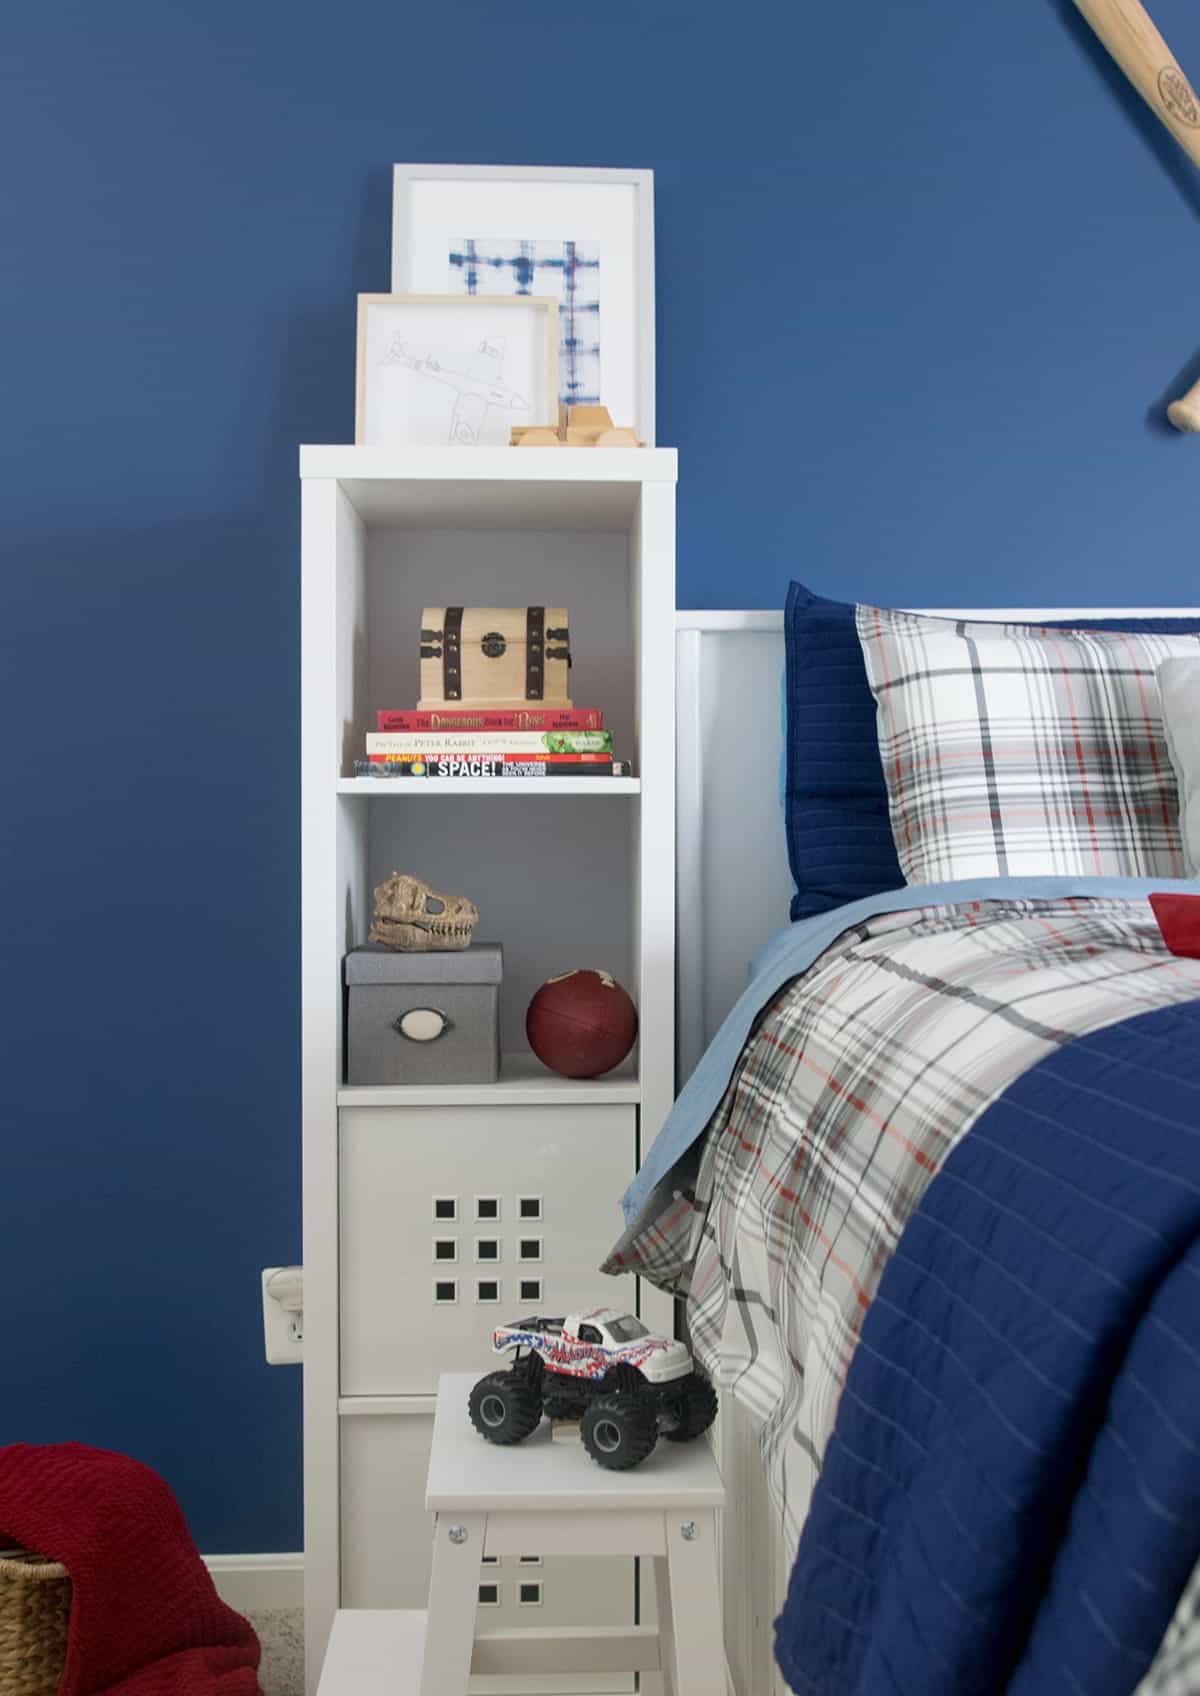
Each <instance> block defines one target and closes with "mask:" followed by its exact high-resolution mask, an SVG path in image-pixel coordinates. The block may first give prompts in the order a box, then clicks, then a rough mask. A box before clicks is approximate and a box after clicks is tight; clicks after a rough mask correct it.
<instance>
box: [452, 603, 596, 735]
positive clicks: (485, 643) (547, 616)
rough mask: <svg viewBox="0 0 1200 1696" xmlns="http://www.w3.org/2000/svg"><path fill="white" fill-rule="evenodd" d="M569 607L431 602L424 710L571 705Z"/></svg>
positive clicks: (508, 708) (509, 708)
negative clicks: (444, 604) (490, 605)
mask: <svg viewBox="0 0 1200 1696" xmlns="http://www.w3.org/2000/svg"><path fill="white" fill-rule="evenodd" d="M570 665H571V634H570V631H569V630H568V628H567V609H566V607H426V608H425V609H424V610H423V611H422V613H421V701H420V706H419V709H418V710H419V711H421V712H435V711H436V710H437V709H438V708H439V707H493V708H497V707H498V708H502V709H505V710H507V711H513V710H515V709H517V708H519V707H527V706H528V705H529V703H530V702H531V701H538V702H544V703H545V704H546V705H547V706H555V707H569V706H570V705H571V697H570V694H569V693H568V677H567V673H568V671H569V669H570Z"/></svg>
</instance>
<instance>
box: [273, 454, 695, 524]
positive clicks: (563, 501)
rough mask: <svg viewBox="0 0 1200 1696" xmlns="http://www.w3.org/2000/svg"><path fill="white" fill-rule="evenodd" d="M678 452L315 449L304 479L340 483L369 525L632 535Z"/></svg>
mask: <svg viewBox="0 0 1200 1696" xmlns="http://www.w3.org/2000/svg"><path fill="white" fill-rule="evenodd" d="M677 460H678V456H677V454H676V451H675V449H674V448H451V447H441V448H382V447H345V446H329V447H325V446H306V447H302V448H301V449H300V475H301V477H302V478H303V479H304V480H305V481H306V482H309V481H313V480H315V479H327V480H333V481H335V482H337V483H338V484H339V485H340V487H341V488H342V490H343V491H344V493H345V494H346V495H347V497H348V498H349V500H350V502H351V504H352V505H353V506H354V508H355V510H356V511H357V512H358V514H359V517H360V518H362V520H363V521H364V522H365V523H367V524H387V525H396V526H402V527H404V528H408V529H428V528H434V527H437V526H443V525H445V526H454V527H457V528H460V529H483V528H489V529H490V528H496V527H499V528H505V529H564V530H577V529H596V530H600V529H607V530H624V529H627V528H628V526H629V524H630V522H631V520H632V517H633V513H634V510H635V508H636V506H637V502H638V498H639V496H640V493H641V490H642V488H643V486H644V485H646V484H664V483H666V484H673V483H674V482H675V480H676V475H677Z"/></svg>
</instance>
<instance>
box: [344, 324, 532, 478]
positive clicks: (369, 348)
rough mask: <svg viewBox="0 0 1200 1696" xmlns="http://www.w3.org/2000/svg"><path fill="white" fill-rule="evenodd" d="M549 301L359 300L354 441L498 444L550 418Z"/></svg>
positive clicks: (418, 444) (393, 444)
mask: <svg viewBox="0 0 1200 1696" xmlns="http://www.w3.org/2000/svg"><path fill="white" fill-rule="evenodd" d="M558 340H559V337H558V302H557V300H555V299H552V298H546V297H541V296H538V295H508V296H496V295H487V296H482V297H479V298H473V297H471V296H469V295H463V296H456V295H445V294H360V295H359V297H358V363H357V380H356V384H355V407H354V440H355V442H356V443H358V444H359V445H370V446H376V447H441V446H447V445H448V446H452V447H508V445H509V441H510V436H509V432H510V430H511V428H512V426H513V425H533V426H537V425H553V424H554V423H555V422H556V421H557V417H558Z"/></svg>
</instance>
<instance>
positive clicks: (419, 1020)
mask: <svg viewBox="0 0 1200 1696" xmlns="http://www.w3.org/2000/svg"><path fill="white" fill-rule="evenodd" d="M453 1024H454V1021H453V1020H452V1019H448V1018H447V1017H446V1015H445V1013H443V1012H442V1010H441V1008H440V1007H410V1008H409V1010H408V1012H407V1013H401V1014H400V1016H399V1018H397V1019H393V1020H392V1029H393V1030H394V1031H396V1032H397V1033H398V1034H399V1035H400V1036H406V1037H407V1038H408V1040H409V1041H410V1042H436V1041H437V1039H438V1037H440V1036H444V1035H445V1034H446V1032H447V1031H448V1030H451V1029H452V1028H453Z"/></svg>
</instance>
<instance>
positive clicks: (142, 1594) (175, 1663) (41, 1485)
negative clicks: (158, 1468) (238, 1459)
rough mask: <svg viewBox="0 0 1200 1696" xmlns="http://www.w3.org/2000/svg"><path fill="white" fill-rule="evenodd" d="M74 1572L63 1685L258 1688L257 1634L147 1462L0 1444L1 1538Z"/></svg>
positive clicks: (244, 1692)
mask: <svg viewBox="0 0 1200 1696" xmlns="http://www.w3.org/2000/svg"><path fill="white" fill-rule="evenodd" d="M3 1542H13V1543H19V1544H20V1545H22V1547H24V1548H27V1549H33V1550H36V1552H37V1553H38V1554H39V1555H45V1556H46V1557H47V1559H49V1560H56V1561H61V1562H62V1564H63V1565H64V1566H65V1567H66V1569H67V1571H68V1572H69V1573H70V1575H71V1620H70V1636H69V1640H68V1645H67V1664H66V1668H65V1670H64V1673H63V1680H62V1684H61V1685H60V1686H59V1696H102V1693H103V1696H260V1692H259V1685H258V1678H257V1674H256V1668H257V1667H258V1656H259V1648H258V1639H257V1638H256V1637H255V1635H254V1632H253V1630H252V1628H251V1626H250V1625H249V1623H248V1622H247V1621H246V1620H244V1619H243V1618H242V1617H241V1615H240V1614H235V1613H234V1611H233V1609H232V1608H227V1607H226V1606H225V1604H224V1602H222V1601H221V1599H220V1598H219V1596H218V1595H217V1592H216V1589H215V1588H214V1586H213V1581H212V1579H211V1578H210V1577H209V1574H208V1569H207V1568H206V1567H205V1565H204V1562H203V1561H202V1560H201V1559H200V1556H199V1555H198V1554H197V1552H196V1545H195V1544H194V1543H193V1542H192V1539H191V1536H190V1534H189V1532H188V1528H187V1525H186V1524H185V1522H184V1518H183V1514H182V1513H181V1512H180V1510H179V1505H178V1503H177V1502H176V1500H175V1498H174V1496H172V1494H171V1492H170V1490H168V1488H167V1486H166V1485H165V1484H164V1483H163V1481H162V1479H161V1478H159V1477H158V1476H157V1475H156V1474H155V1473H153V1472H151V1471H150V1470H149V1468H148V1467H145V1466H141V1465H139V1464H138V1462H137V1461H133V1460H129V1459H128V1458H127V1457H126V1456H124V1455H117V1454H110V1453H109V1452H108V1451H107V1450H105V1449H89V1448H85V1447H84V1446H83V1445H82V1444H80V1443H60V1444H52V1445H48V1446H46V1447H33V1446H31V1445H29V1444H26V1443H15V1444H13V1445H12V1446H11V1447H8V1448H0V1543H3Z"/></svg>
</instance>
